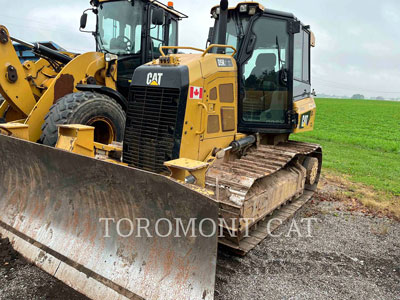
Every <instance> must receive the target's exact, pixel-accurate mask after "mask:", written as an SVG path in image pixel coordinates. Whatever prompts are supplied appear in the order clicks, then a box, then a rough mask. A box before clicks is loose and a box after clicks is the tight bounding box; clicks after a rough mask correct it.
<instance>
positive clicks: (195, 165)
mask: <svg viewBox="0 0 400 300" xmlns="http://www.w3.org/2000/svg"><path fill="white" fill-rule="evenodd" d="M164 165H165V166H166V167H168V169H169V170H170V171H171V177H172V178H175V179H176V180H179V181H182V182H185V178H186V177H187V176H189V175H192V176H194V177H195V178H196V185H198V186H201V187H205V177H206V172H207V170H208V167H209V164H208V163H205V162H202V161H197V160H193V159H187V158H179V159H176V160H172V161H167V162H165V163H164Z"/></svg>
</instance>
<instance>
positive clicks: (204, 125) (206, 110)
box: [196, 102, 208, 135]
mask: <svg viewBox="0 0 400 300" xmlns="http://www.w3.org/2000/svg"><path fill="white" fill-rule="evenodd" d="M197 104H198V106H201V108H202V109H204V111H205V116H204V118H203V119H202V120H200V131H196V134H198V135H201V134H203V133H204V132H205V131H206V124H205V123H206V118H207V114H208V109H207V105H205V104H204V103H203V102H200V103H197Z"/></svg>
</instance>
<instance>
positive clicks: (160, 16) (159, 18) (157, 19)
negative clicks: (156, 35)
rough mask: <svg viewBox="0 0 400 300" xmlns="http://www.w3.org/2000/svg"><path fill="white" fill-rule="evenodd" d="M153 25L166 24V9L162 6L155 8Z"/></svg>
mask: <svg viewBox="0 0 400 300" xmlns="http://www.w3.org/2000/svg"><path fill="white" fill-rule="evenodd" d="M152 23H153V25H164V10H163V9H162V8H153V17H152Z"/></svg>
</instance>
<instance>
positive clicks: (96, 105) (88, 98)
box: [40, 92, 126, 147]
mask: <svg viewBox="0 0 400 300" xmlns="http://www.w3.org/2000/svg"><path fill="white" fill-rule="evenodd" d="M125 119H126V117H125V112H124V111H123V109H122V107H121V106H120V105H119V104H118V103H117V102H116V101H115V100H114V99H113V98H111V97H108V96H105V95H102V94H98V93H93V92H78V93H72V94H68V95H66V96H64V97H62V98H61V99H59V100H58V101H57V103H56V104H54V105H53V106H52V107H51V108H50V111H49V113H48V114H47V115H46V117H45V122H44V124H43V126H42V135H41V137H40V142H41V143H42V144H44V145H48V146H52V147H54V146H55V145H56V143H57V139H58V128H57V125H61V124H82V125H90V126H94V127H95V141H96V142H99V143H103V144H108V143H111V142H112V141H117V142H122V140H123V137H124V130H125Z"/></svg>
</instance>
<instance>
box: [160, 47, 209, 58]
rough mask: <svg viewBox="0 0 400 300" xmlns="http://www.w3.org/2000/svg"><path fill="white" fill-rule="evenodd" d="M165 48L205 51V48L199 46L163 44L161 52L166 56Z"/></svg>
mask: <svg viewBox="0 0 400 300" xmlns="http://www.w3.org/2000/svg"><path fill="white" fill-rule="evenodd" d="M163 49H187V50H196V51H200V52H204V50H203V49H199V48H194V47H184V46H161V47H160V53H161V55H162V56H166V55H165V53H164V51H163Z"/></svg>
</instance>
